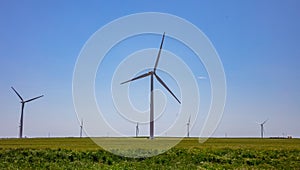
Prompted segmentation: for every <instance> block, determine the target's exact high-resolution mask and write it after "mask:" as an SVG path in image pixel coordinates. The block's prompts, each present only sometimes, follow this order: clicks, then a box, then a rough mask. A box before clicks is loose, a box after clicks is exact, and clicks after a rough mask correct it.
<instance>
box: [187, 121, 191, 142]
mask: <svg viewBox="0 0 300 170" xmlns="http://www.w3.org/2000/svg"><path fill="white" fill-rule="evenodd" d="M190 123H191V115H190V117H189V120H188V122H187V123H186V126H187V137H188V138H189V137H190Z"/></svg>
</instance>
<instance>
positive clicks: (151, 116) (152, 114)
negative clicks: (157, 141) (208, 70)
mask: <svg viewBox="0 0 300 170" xmlns="http://www.w3.org/2000/svg"><path fill="white" fill-rule="evenodd" d="M164 38H165V33H164V34H163V37H162V40H161V44H160V48H159V51H158V55H157V58H156V62H155V65H154V68H153V70H152V71H149V72H148V73H145V74H142V75H139V76H137V77H135V78H132V79H130V80H127V81H125V82H122V83H121V84H125V83H128V82H131V81H134V80H138V79H141V78H144V77H147V76H151V79H150V139H153V138H154V94H153V87H154V84H153V76H155V78H156V79H157V80H158V82H159V83H160V84H161V85H162V86H164V88H166V89H167V90H168V91H169V93H171V95H172V96H173V97H174V98H175V99H176V100H177V102H178V103H180V104H181V102H180V101H179V100H178V98H177V97H176V96H175V94H174V93H173V92H172V91H171V90H170V89H169V87H168V86H167V85H166V84H165V83H164V82H163V80H162V79H161V78H160V77H159V76H158V75H157V74H156V68H157V65H158V61H159V57H160V53H161V50H162V46H163V43H164Z"/></svg>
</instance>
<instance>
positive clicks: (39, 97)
mask: <svg viewBox="0 0 300 170" xmlns="http://www.w3.org/2000/svg"><path fill="white" fill-rule="evenodd" d="M43 96H44V95H41V96H38V97H35V98H32V99H29V100H26V101H25V103H27V102H31V101H32V100H35V99H38V98H41V97H43Z"/></svg>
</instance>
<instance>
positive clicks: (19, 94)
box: [11, 87, 23, 101]
mask: <svg viewBox="0 0 300 170" xmlns="http://www.w3.org/2000/svg"><path fill="white" fill-rule="evenodd" d="M11 88H12V89H13V90H14V92H15V93H16V94H17V95H18V96H19V98H20V99H21V100H22V101H23V98H22V97H21V95H20V94H19V93H18V92H17V90H16V89H14V88H13V87H11Z"/></svg>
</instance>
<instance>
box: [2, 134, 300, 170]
mask: <svg viewBox="0 0 300 170" xmlns="http://www.w3.org/2000/svg"><path fill="white" fill-rule="evenodd" d="M98 140H103V141H105V142H107V143H111V144H114V145H118V146H122V148H123V149H124V150H126V151H132V152H134V150H135V149H136V148H138V147H139V146H142V144H143V143H147V142H149V140H148V139H145V138H139V139H137V138H99V139H98ZM172 140H176V139H175V138H157V139H155V140H154V142H157V143H169V142H172ZM132 142H135V143H137V144H136V145H135V146H136V148H130V147H129V145H128V143H132ZM153 149H158V148H153ZM0 169H300V139H254V138H242V139H234V138H233V139H231V138H226V139H225V138H223V139H221V138H211V139H208V140H207V141H206V142H204V143H199V142H198V138H186V139H184V140H182V141H181V142H180V143H179V144H178V145H176V146H175V147H173V148H172V149H170V150H168V151H166V152H165V153H162V154H159V155H157V156H153V157H139V158H128V157H121V156H117V155H114V154H112V153H110V152H107V151H105V150H103V149H101V148H100V147H99V146H98V145H96V144H95V143H94V142H93V141H92V140H91V139H89V138H32V139H0Z"/></svg>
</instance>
